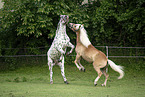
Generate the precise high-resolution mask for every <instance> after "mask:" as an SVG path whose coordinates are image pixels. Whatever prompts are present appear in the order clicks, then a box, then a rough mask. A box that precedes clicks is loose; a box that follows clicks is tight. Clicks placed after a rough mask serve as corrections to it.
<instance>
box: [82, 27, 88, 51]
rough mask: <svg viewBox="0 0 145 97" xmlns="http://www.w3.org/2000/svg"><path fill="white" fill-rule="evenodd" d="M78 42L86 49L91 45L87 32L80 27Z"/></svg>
mask: <svg viewBox="0 0 145 97" xmlns="http://www.w3.org/2000/svg"><path fill="white" fill-rule="evenodd" d="M80 41H81V43H82V44H83V45H84V46H85V47H87V48H88V46H89V45H90V44H91V42H90V40H89V38H88V35H87V31H86V30H85V28H84V27H82V28H81V29H80Z"/></svg>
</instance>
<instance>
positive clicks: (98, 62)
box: [68, 23, 124, 86]
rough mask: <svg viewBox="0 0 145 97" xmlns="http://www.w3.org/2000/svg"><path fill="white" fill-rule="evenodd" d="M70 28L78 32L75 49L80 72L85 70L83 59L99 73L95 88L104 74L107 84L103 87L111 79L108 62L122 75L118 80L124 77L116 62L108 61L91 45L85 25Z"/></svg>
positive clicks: (76, 62)
mask: <svg viewBox="0 0 145 97" xmlns="http://www.w3.org/2000/svg"><path fill="white" fill-rule="evenodd" d="M68 26H69V28H70V29H72V30H73V31H74V32H76V35H77V41H76V42H77V45H76V48H75V51H76V53H77V55H76V59H75V64H76V66H77V68H78V69H79V70H85V68H84V67H83V66H82V65H81V63H80V58H81V57H82V58H83V59H85V60H86V61H88V62H90V63H93V66H94V69H95V70H96V71H97V73H98V76H97V78H96V79H95V81H94V85H95V86H96V85H97V81H98V80H99V78H100V77H101V75H102V74H104V75H105V77H106V78H105V82H104V83H103V84H102V86H106V83H107V79H108V77H109V74H107V72H106V69H108V65H107V62H108V64H109V65H110V66H111V68H112V69H113V70H115V71H117V72H118V73H119V74H120V76H119V77H118V79H121V78H122V77H123V76H124V72H123V70H122V69H123V68H122V66H119V65H116V64H115V63H114V62H112V61H111V60H109V59H107V57H106V55H105V54H104V53H103V52H101V51H99V50H98V49H96V48H95V47H94V46H93V45H92V44H91V42H90V41H89V38H88V36H87V32H86V30H85V29H84V26H83V25H81V24H74V23H69V24H68ZM79 65H80V66H79ZM101 71H102V72H101Z"/></svg>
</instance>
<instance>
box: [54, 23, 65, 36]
mask: <svg viewBox="0 0 145 97" xmlns="http://www.w3.org/2000/svg"><path fill="white" fill-rule="evenodd" d="M58 26H59V27H58V29H57V32H56V36H57V37H62V36H66V35H67V34H66V25H63V24H62V23H60V24H59V25H58Z"/></svg>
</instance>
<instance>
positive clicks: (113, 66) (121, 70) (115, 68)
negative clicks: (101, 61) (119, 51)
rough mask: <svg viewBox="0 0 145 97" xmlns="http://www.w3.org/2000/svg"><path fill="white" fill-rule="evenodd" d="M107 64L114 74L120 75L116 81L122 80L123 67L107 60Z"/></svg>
mask: <svg viewBox="0 0 145 97" xmlns="http://www.w3.org/2000/svg"><path fill="white" fill-rule="evenodd" d="M108 64H109V65H110V66H111V68H112V69H113V70H115V71H116V72H118V73H119V74H120V76H119V77H118V79H121V78H123V76H124V72H123V67H122V66H119V65H116V64H115V63H114V62H113V61H111V60H109V59H108Z"/></svg>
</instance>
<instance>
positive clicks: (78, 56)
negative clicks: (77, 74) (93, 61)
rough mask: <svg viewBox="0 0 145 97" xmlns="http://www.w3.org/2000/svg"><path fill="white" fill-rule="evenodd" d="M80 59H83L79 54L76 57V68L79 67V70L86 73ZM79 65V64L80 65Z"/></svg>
mask: <svg viewBox="0 0 145 97" xmlns="http://www.w3.org/2000/svg"><path fill="white" fill-rule="evenodd" d="M80 58H81V55H79V54H77V55H76V59H75V61H74V62H75V64H76V66H77V68H78V69H79V70H80V71H81V70H83V71H85V68H84V67H83V66H82V65H81V64H80ZM78 63H79V64H78ZM79 65H81V66H79Z"/></svg>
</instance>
